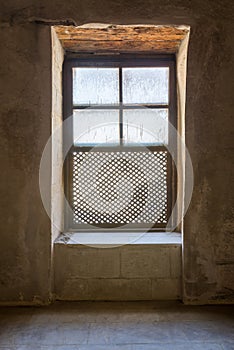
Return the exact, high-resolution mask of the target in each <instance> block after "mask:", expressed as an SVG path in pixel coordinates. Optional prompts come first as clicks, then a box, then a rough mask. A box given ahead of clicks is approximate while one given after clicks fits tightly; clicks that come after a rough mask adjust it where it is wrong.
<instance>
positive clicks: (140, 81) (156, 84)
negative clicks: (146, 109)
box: [123, 67, 169, 104]
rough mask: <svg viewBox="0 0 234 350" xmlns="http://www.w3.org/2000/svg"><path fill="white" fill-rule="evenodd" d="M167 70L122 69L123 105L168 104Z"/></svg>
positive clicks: (166, 68) (162, 68)
mask: <svg viewBox="0 0 234 350" xmlns="http://www.w3.org/2000/svg"><path fill="white" fill-rule="evenodd" d="M168 82H169V68H168V67H157V68H123V103H129V104H131V103H133V104H134V103H138V104H140V103H142V104H147V103H152V104H153V103H158V104H168V91H169V90H168V87H169V84H168Z"/></svg>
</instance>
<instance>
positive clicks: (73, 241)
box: [55, 232, 182, 246]
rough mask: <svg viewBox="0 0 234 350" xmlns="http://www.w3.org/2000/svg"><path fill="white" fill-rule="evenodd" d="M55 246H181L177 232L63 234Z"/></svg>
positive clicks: (180, 239) (179, 235)
mask: <svg viewBox="0 0 234 350" xmlns="http://www.w3.org/2000/svg"><path fill="white" fill-rule="evenodd" d="M55 243H56V244H68V245H91V246H100V245H101V246H109V245H110V246H117V245H126V244H131V245H182V235H181V233H178V232H147V233H144V234H142V233H139V232H111V233H110V232H64V233H62V234H61V235H60V236H59V237H58V238H57V239H56V241H55Z"/></svg>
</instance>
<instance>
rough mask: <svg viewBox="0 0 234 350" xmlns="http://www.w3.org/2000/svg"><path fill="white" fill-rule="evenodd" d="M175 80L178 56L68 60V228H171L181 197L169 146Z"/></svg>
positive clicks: (65, 114)
mask: <svg viewBox="0 0 234 350" xmlns="http://www.w3.org/2000/svg"><path fill="white" fill-rule="evenodd" d="M175 86H176V85H175V58H174V55H166V56H165V55H164V56H162V55H161V56H147V57H143V56H142V55H139V56H137V55H135V56H128V55H114V56H110V57H108V56H94V55H92V57H91V56H89V55H86V56H85V57H82V56H77V57H76V58H67V59H66V60H65V64H64V118H69V117H70V116H71V115H73V118H72V122H71V123H69V125H70V127H69V130H68V131H66V135H64V137H65V138H66V140H68V141H70V143H71V144H72V147H71V149H70V151H69V154H68V156H67V158H66V162H65V184H66V186H65V187H66V188H65V190H66V197H67V200H68V202H69V204H70V206H71V208H72V214H70V215H68V214H66V226H67V227H66V229H71V230H72V229H74V230H76V229H88V230H90V229H93V230H97V229H99V228H101V229H107V230H110V229H118V230H119V229H123V230H131V229H134V230H138V229H139V230H140V229H147V230H149V229H150V230H164V229H165V228H166V226H167V222H168V218H169V217H170V214H171V210H172V206H173V203H174V201H175V196H176V189H175V183H176V181H175V168H174V165H173V162H172V157H171V155H170V154H169V152H168V150H167V146H168V145H169V144H170V142H172V140H171V138H172V135H171V133H170V128H169V125H170V124H172V125H173V126H175V127H176V124H177V121H176V89H175ZM175 153H176V149H175Z"/></svg>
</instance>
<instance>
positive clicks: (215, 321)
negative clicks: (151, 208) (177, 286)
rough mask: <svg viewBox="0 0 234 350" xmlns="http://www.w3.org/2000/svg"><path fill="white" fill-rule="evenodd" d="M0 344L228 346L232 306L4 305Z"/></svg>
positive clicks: (18, 348)
mask: <svg viewBox="0 0 234 350" xmlns="http://www.w3.org/2000/svg"><path fill="white" fill-rule="evenodd" d="M0 349H1V350H2V349H5V350H29V349H44V350H49V349H51V350H55V349H59V350H68V349H69V350H74V349H77V350H79V349H80V350H112V349H113V350H158V349H162V350H167V349H170V350H177V349H178V350H184V349H186V350H198V349H204V350H221V349H222V350H230V349H234V307H230V306H204V307H196V306H193V307H188V306H184V305H182V304H180V303H174V302H173V303H172V302H169V303H166V302H165V303H152V302H138V303H137V302H131V303H117V302H116V303H108V302H107V303H87V302H84V303H59V304H58V303H57V304H55V305H53V306H50V307H46V308H30V307H28V308H2V309H0Z"/></svg>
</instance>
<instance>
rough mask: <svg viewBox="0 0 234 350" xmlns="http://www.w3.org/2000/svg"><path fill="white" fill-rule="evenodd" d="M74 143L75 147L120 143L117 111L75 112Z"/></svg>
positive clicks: (90, 110)
mask: <svg viewBox="0 0 234 350" xmlns="http://www.w3.org/2000/svg"><path fill="white" fill-rule="evenodd" d="M73 141H74V145H75V146H90V145H91V146H92V145H96V144H103V146H104V145H105V144H106V146H108V145H112V144H118V143H119V112H118V111H117V110H109V109H108V110H94V109H89V110H74V111H73Z"/></svg>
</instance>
